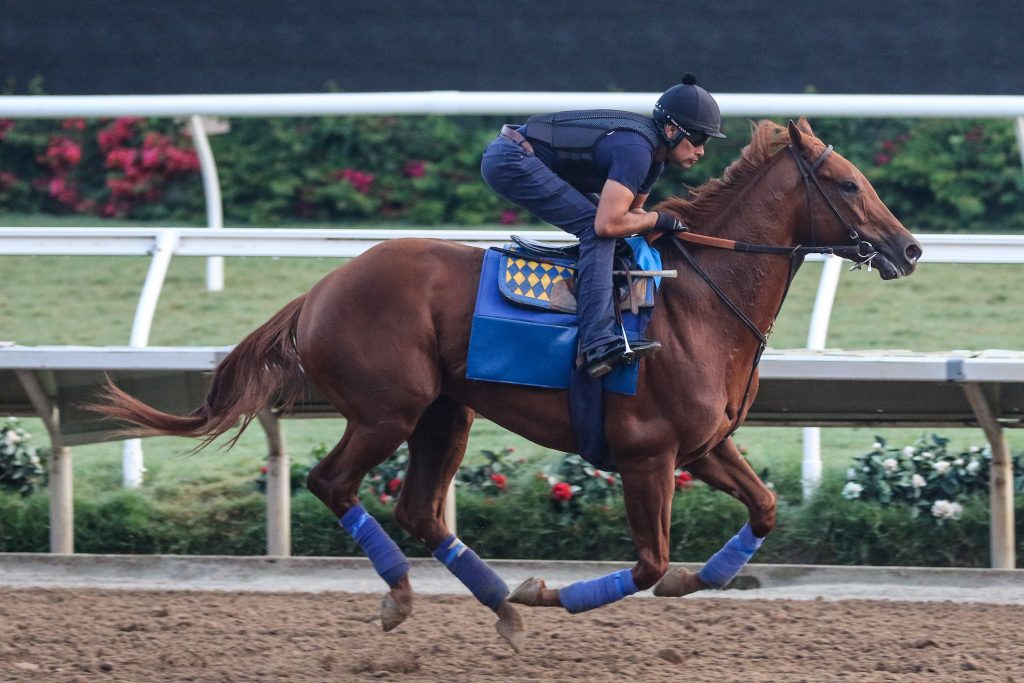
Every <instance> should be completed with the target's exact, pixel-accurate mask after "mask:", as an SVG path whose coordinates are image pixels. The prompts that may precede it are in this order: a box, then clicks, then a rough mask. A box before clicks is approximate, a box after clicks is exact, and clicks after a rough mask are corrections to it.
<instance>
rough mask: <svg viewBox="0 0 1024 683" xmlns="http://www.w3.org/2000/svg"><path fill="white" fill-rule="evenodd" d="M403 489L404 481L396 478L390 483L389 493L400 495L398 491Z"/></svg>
mask: <svg viewBox="0 0 1024 683" xmlns="http://www.w3.org/2000/svg"><path fill="white" fill-rule="evenodd" d="M400 488H402V479H401V478H400V477H395V478H394V479H392V480H391V481H389V482H388V491H389V492H391V493H398V489H400Z"/></svg>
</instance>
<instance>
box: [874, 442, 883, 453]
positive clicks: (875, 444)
mask: <svg viewBox="0 0 1024 683" xmlns="http://www.w3.org/2000/svg"><path fill="white" fill-rule="evenodd" d="M874 447H875V450H876V451H880V450H882V442H881V441H876V442H875V443H874Z"/></svg>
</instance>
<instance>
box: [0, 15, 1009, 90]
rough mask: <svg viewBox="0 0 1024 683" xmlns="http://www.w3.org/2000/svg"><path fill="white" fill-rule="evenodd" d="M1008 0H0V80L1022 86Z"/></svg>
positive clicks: (64, 85) (12, 83) (251, 85)
mask: <svg viewBox="0 0 1024 683" xmlns="http://www.w3.org/2000/svg"><path fill="white" fill-rule="evenodd" d="M1022 43H1024V6H1022V5H1021V2H1020V0H1012V1H1006V0H998V1H985V0H982V1H972V0H934V1H929V0H919V1H912V0H857V1H856V2H844V3H832V2H826V1H823V0H793V1H790V2H786V3H767V2H763V1H755V0H736V1H731V2H730V1H729V0H721V1H720V2H718V3H710V2H673V1H666V2H659V3H647V2H623V1H621V0H619V1H617V2H611V1H609V0H594V1H591V2H570V1H569V0H547V1H544V2H534V1H527V2H521V3H507V2H482V1H479V0H445V2H431V3H426V2H411V1H409V0H351V1H347V2H346V1H341V0H333V1H332V0H302V1H301V2H300V1H295V2H268V1H265V0H250V1H247V2H217V1H215V0H214V1H211V0H164V1H162V2H156V1H154V0H133V1H132V2H114V1H112V0H74V1H72V0H64V1H63V2H57V1H54V0H3V2H2V3H0V79H2V80H0V83H2V84H3V85H4V86H5V87H6V88H7V91H8V92H11V91H12V90H13V91H14V92H17V93H23V92H25V90H26V87H27V85H28V83H29V81H30V80H31V79H32V78H34V77H36V76H42V77H43V89H44V90H45V91H46V92H47V93H49V94H61V95H62V94H68V95H71V94H148V93H172V94H173V93H244V92H257V93H263V92H265V93H271V92H323V91H325V90H327V89H332V88H336V89H340V90H343V91H350V92H355V91H402V90H438V89H442V90H443V89H456V90H558V91H573V90H577V91H602V90H609V89H613V90H624V91H630V92H648V91H650V92H654V91H661V90H664V89H665V88H667V87H668V86H670V85H672V84H673V83H674V82H676V81H677V80H678V79H679V78H680V76H681V75H682V73H683V72H684V71H686V70H690V71H694V72H695V73H697V74H698V75H699V76H700V78H701V83H702V84H704V85H706V86H707V87H708V89H709V90H711V91H712V92H781V93H800V92H805V91H807V90H808V89H814V90H816V91H818V92H824V93H908V94H917V93H920V94H928V93H934V94H943V93H949V94H1021V93H1022V92H1024V49H1022V47H1021V45H1022Z"/></svg>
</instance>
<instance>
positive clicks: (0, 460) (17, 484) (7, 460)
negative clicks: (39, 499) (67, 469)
mask: <svg viewBox="0 0 1024 683" xmlns="http://www.w3.org/2000/svg"><path fill="white" fill-rule="evenodd" d="M31 439H32V436H31V435H30V434H29V433H28V432H26V431H25V430H24V429H22V428H21V427H19V426H18V421H17V420H16V419H15V418H13V417H9V418H7V419H6V420H5V421H4V422H3V424H0V489H7V490H9V491H17V492H18V493H20V494H21V495H23V496H29V495H32V493H33V492H34V491H35V490H36V488H38V487H40V486H45V485H46V477H47V473H46V458H47V452H48V451H47V449H37V448H36V447H35V446H33V445H32V444H31V443H29V441H30V440H31Z"/></svg>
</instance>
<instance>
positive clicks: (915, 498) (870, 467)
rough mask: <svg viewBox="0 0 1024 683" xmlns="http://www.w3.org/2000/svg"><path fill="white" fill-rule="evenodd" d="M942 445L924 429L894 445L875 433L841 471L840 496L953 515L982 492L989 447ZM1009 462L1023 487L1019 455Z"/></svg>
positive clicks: (1023, 459)
mask: <svg viewBox="0 0 1024 683" xmlns="http://www.w3.org/2000/svg"><path fill="white" fill-rule="evenodd" d="M948 445H949V439H944V438H942V437H940V436H938V435H936V434H925V435H924V436H922V437H921V438H920V439H918V440H917V441H915V442H914V443H913V444H912V445H910V446H906V447H904V448H895V447H891V446H887V445H886V442H885V439H883V438H882V437H880V436H876V437H875V444H874V447H873V448H872V449H871V450H870V451H868V452H867V453H864V454H863V455H859V456H857V457H856V458H855V461H854V465H853V467H851V468H850V469H849V471H848V472H847V482H846V485H845V486H844V487H843V491H842V496H843V497H844V498H846V499H848V500H863V501H877V502H879V503H881V504H883V505H890V504H892V505H898V506H903V508H908V507H909V509H910V514H911V515H912V516H914V517H917V516H919V515H920V516H923V517H926V518H930V519H934V520H936V521H938V522H939V523H942V522H943V521H945V520H950V519H958V518H959V517H960V514H961V513H962V512H963V509H964V505H965V504H968V503H969V502H971V501H972V500H973V499H974V498H986V497H987V496H988V494H989V466H990V465H991V462H992V451H991V449H989V448H988V447H987V446H986V447H985V448H971V449H970V450H968V451H966V452H963V453H950V452H949V451H948V450H947V446H948ZM1012 468H1013V475H1014V481H1015V489H1016V490H1018V491H1024V455H1020V454H1018V455H1017V456H1015V457H1013V462H1012Z"/></svg>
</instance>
